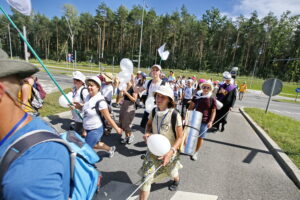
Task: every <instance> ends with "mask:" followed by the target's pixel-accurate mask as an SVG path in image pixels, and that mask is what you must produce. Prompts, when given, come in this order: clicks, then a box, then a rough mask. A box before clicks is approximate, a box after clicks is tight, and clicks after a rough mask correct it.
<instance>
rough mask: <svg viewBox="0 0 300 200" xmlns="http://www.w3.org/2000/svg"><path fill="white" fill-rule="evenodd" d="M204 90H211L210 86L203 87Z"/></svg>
mask: <svg viewBox="0 0 300 200" xmlns="http://www.w3.org/2000/svg"><path fill="white" fill-rule="evenodd" d="M202 89H208V90H209V89H210V87H209V86H202Z"/></svg>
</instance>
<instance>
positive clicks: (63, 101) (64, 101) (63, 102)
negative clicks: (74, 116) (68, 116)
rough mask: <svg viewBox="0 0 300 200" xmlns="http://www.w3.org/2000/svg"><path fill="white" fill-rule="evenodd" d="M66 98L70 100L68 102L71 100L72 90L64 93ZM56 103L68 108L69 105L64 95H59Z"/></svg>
mask: <svg viewBox="0 0 300 200" xmlns="http://www.w3.org/2000/svg"><path fill="white" fill-rule="evenodd" d="M66 96H67V98H68V99H69V100H70V102H73V95H72V92H69V93H68V94H66ZM58 103H59V105H60V106H61V107H64V108H68V107H69V102H68V101H67V99H66V98H65V97H64V95H61V96H60V97H59V99H58Z"/></svg>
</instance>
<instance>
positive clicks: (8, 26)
mask: <svg viewBox="0 0 300 200" xmlns="http://www.w3.org/2000/svg"><path fill="white" fill-rule="evenodd" d="M7 28H8V38H9V50H10V58H11V59H12V48H11V37H10V25H9V24H7Z"/></svg>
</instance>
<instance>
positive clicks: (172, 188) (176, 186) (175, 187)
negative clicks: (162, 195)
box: [169, 181, 179, 191]
mask: <svg viewBox="0 0 300 200" xmlns="http://www.w3.org/2000/svg"><path fill="white" fill-rule="evenodd" d="M178 185H179V181H178V182H177V181H173V183H172V185H170V186H169V190H171V191H177V188H178Z"/></svg>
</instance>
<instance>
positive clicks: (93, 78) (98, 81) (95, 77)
mask: <svg viewBox="0 0 300 200" xmlns="http://www.w3.org/2000/svg"><path fill="white" fill-rule="evenodd" d="M88 81H94V82H95V83H96V84H98V86H99V87H101V81H100V79H99V78H98V76H91V77H89V78H87V79H86V80H85V83H86V84H88Z"/></svg>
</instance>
